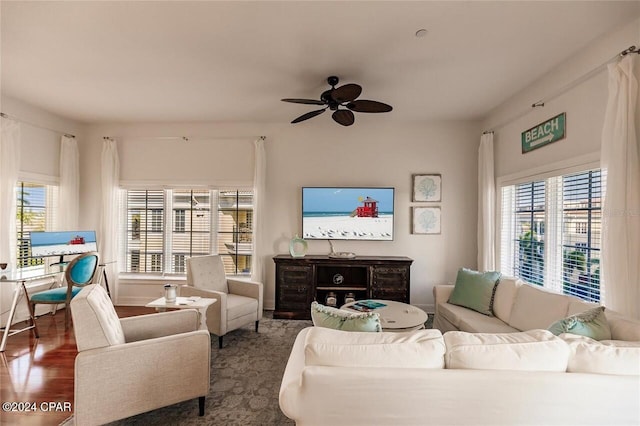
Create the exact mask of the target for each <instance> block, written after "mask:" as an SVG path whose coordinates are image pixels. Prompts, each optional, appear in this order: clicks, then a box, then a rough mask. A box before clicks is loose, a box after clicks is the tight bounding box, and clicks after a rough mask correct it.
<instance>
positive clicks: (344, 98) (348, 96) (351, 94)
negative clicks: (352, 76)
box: [331, 84, 362, 104]
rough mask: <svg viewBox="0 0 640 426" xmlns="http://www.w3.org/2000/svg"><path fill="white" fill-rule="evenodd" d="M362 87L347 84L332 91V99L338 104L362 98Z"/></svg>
mask: <svg viewBox="0 0 640 426" xmlns="http://www.w3.org/2000/svg"><path fill="white" fill-rule="evenodd" d="M360 93H362V87H360V86H358V85H357V84H345V85H344V86H340V87H338V88H337V89H333V90H332V91H331V97H332V98H333V99H334V100H335V101H336V102H338V103H339V104H340V103H342V102H349V101H352V100H354V99H355V98H357V97H358V96H360Z"/></svg>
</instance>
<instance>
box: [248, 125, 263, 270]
mask: <svg viewBox="0 0 640 426" xmlns="http://www.w3.org/2000/svg"><path fill="white" fill-rule="evenodd" d="M254 145H255V155H254V157H255V166H254V172H253V235H252V237H253V256H252V257H251V280H252V281H258V282H262V280H263V278H264V271H263V268H264V265H263V261H262V255H263V253H262V237H261V235H262V234H263V233H264V229H263V226H262V225H263V223H264V221H263V218H262V216H263V214H264V211H265V209H264V199H265V196H264V193H265V176H266V172H267V157H266V153H265V150H264V138H263V137H261V138H258V139H257V140H256V141H255V142H254Z"/></svg>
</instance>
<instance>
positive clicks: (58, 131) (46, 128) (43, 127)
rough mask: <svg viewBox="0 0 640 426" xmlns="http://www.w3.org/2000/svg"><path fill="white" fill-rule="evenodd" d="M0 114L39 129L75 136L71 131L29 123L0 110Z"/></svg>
mask: <svg viewBox="0 0 640 426" xmlns="http://www.w3.org/2000/svg"><path fill="white" fill-rule="evenodd" d="M0 116H1V117H4V118H8V119H10V120H15V121H19V122H21V123H24V124H28V125H29V126H33V127H38V128H40V129H44V130H49V131H50V132H54V133H59V134H61V135H64V136H66V137H68V138H75V137H76V136H75V135H72V134H71V133H67V132H63V131H60V130H58V129H52V128H51V127H45V126H40V125H39V124H35V123H31V122H29V121H26V120H23V119H21V118H18V117H14V116H11V115H9V114H5V113H4V112H0Z"/></svg>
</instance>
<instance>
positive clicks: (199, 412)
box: [198, 396, 204, 417]
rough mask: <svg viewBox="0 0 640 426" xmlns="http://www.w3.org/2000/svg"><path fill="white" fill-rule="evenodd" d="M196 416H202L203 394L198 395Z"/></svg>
mask: <svg viewBox="0 0 640 426" xmlns="http://www.w3.org/2000/svg"><path fill="white" fill-rule="evenodd" d="M198 416H200V417H202V416H204V396H199V397H198Z"/></svg>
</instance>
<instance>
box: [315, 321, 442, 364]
mask: <svg viewBox="0 0 640 426" xmlns="http://www.w3.org/2000/svg"><path fill="white" fill-rule="evenodd" d="M304 352H305V365H308V366H309V365H321V366H330V367H349V368H356V367H389V368H438V369H439V368H444V352H445V346H444V340H443V338H442V333H440V331H439V330H418V331H409V332H401V333H393V332H382V333H367V332H345V331H340V330H333V329H328V328H319V327H313V328H312V329H311V330H309V333H308V334H307V336H306V340H305V347H304Z"/></svg>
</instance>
